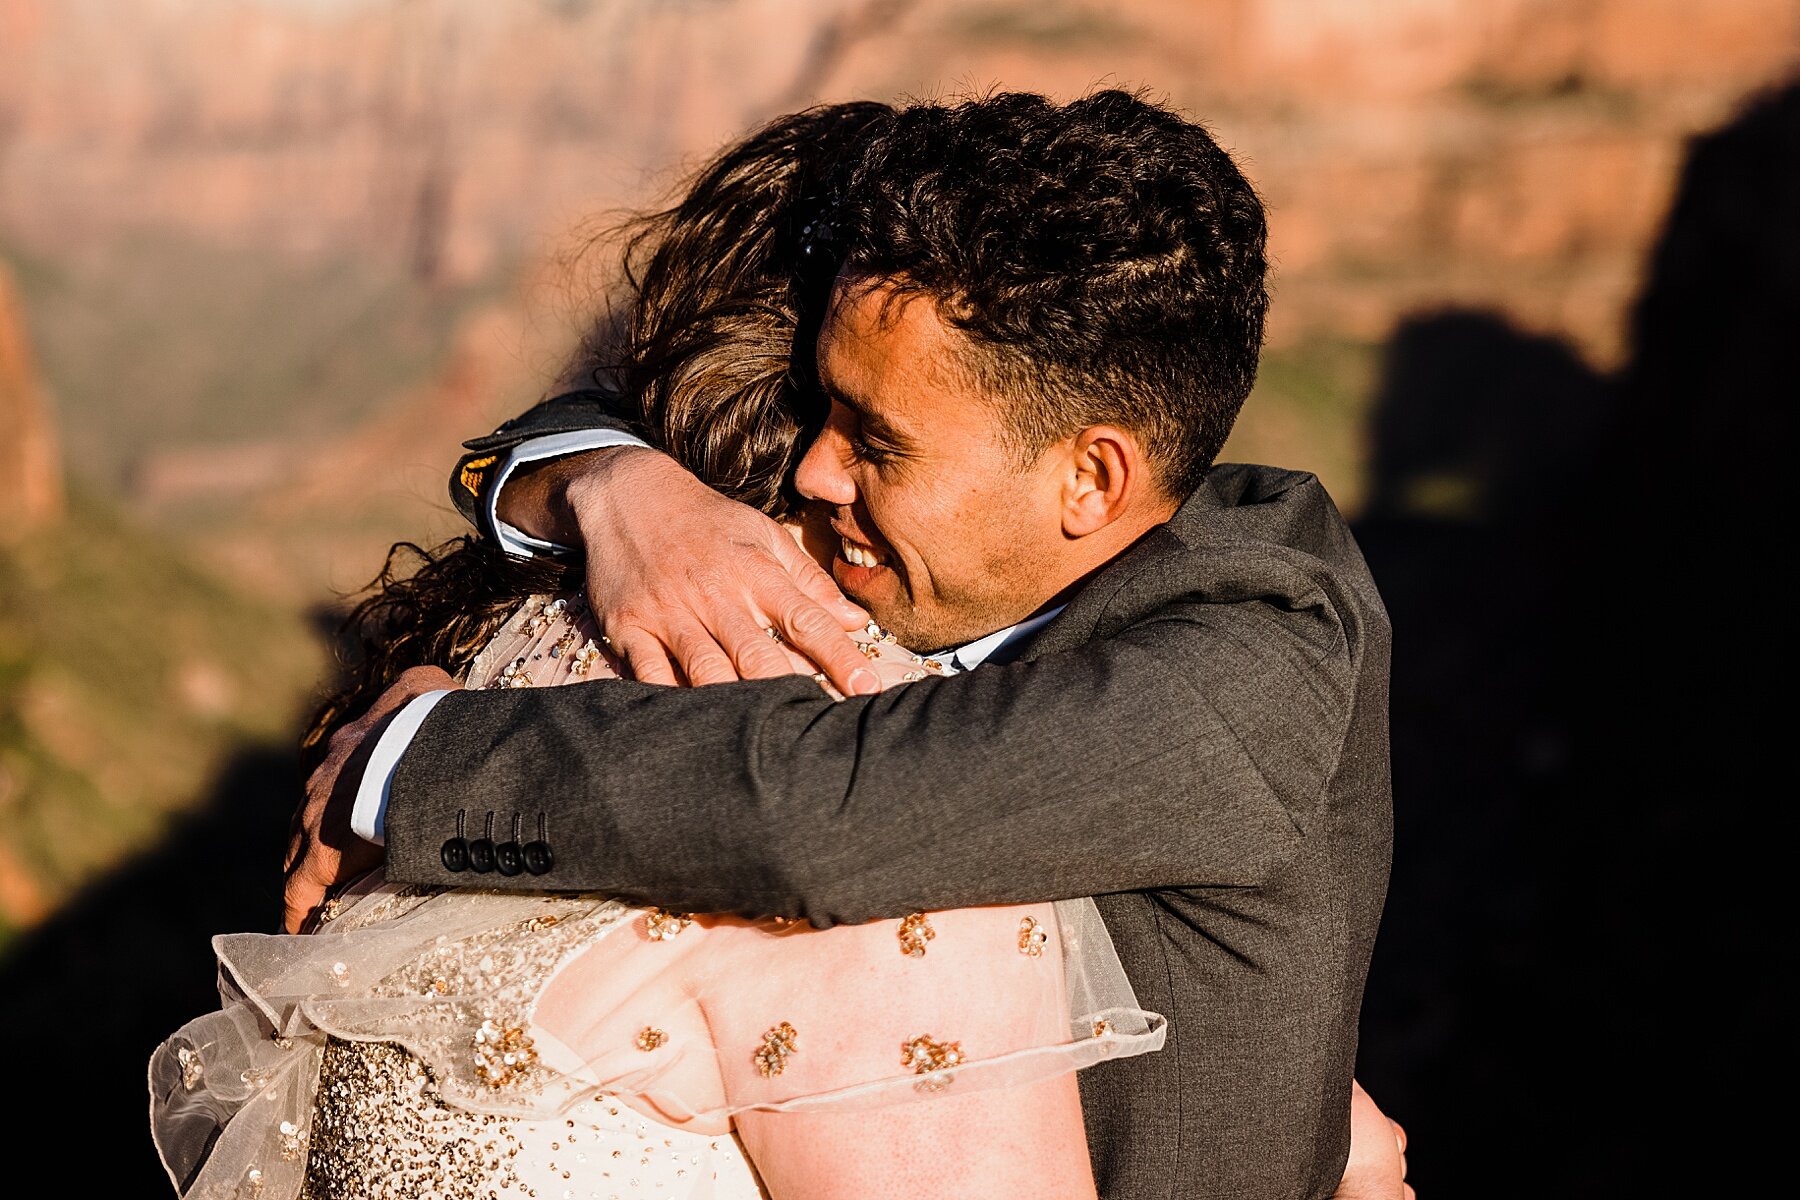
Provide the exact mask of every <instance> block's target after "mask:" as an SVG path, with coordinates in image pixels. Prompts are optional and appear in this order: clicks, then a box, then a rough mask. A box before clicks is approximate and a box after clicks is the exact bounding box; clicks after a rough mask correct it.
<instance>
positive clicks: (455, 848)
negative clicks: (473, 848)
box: [438, 837, 469, 871]
mask: <svg viewBox="0 0 1800 1200" xmlns="http://www.w3.org/2000/svg"><path fill="white" fill-rule="evenodd" d="M438 857H439V858H441V859H443V860H444V870H446V871H466V870H468V869H469V843H468V842H466V841H464V840H463V839H462V838H459V837H454V838H451V839H450V840H449V841H447V842H445V843H444V848H443V849H442V850H440V851H438Z"/></svg>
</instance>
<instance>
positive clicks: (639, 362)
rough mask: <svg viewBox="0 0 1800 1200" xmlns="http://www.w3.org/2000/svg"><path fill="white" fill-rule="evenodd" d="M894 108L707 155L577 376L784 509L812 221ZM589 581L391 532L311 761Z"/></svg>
mask: <svg viewBox="0 0 1800 1200" xmlns="http://www.w3.org/2000/svg"><path fill="white" fill-rule="evenodd" d="M892 113H893V110H892V109H891V108H889V107H888V106H887V105H885V104H877V103H873V102H859V103H854V104H834V105H825V106H822V107H819V108H813V109H808V110H807V111H805V112H801V113H795V114H792V115H789V116H785V117H780V118H777V119H776V120H774V121H771V122H770V123H769V124H767V125H765V126H763V127H762V128H761V129H758V130H757V131H756V132H754V133H752V134H750V135H749V136H748V137H746V138H744V139H743V140H741V141H739V142H736V143H734V144H732V145H731V146H729V147H727V148H726V149H725V150H724V151H722V152H721V153H720V154H719V155H718V156H717V157H715V158H713V159H712V160H711V161H710V162H709V163H707V164H706V165H705V166H704V167H702V168H701V169H700V171H699V172H698V174H696V175H695V176H694V178H693V181H692V182H691V183H690V185H689V187H688V190H687V193H686V195H685V196H684V197H683V199H682V200H681V201H680V202H679V203H677V204H675V205H674V206H673V207H671V208H667V209H663V210H662V211H660V212H654V213H650V214H648V215H644V216H640V217H637V218H635V219H634V220H632V221H629V222H627V223H626V224H625V225H624V226H623V227H622V228H621V229H620V230H619V231H618V232H617V234H616V235H615V236H616V237H618V238H619V239H620V240H621V242H622V248H621V251H620V264H621V268H622V269H621V271H620V279H621V281H622V282H621V285H620V289H619V290H620V293H621V294H620V295H618V296H616V297H614V302H613V303H612V304H610V305H609V306H608V311H607V313H606V314H604V316H603V317H602V319H601V320H599V321H598V322H597V323H596V325H595V327H594V329H593V331H592V332H591V333H590V334H589V335H588V337H587V338H586V339H584V341H583V343H582V347H581V350H580V352H579V354H578V357H577V361H576V363H575V364H573V365H572V367H571V369H570V370H569V371H568V372H567V373H566V376H567V377H568V378H581V377H584V376H585V377H586V379H588V380H590V381H592V383H593V385H595V386H597V387H600V388H601V389H603V390H605V391H607V392H608V393H610V394H612V395H613V396H615V397H616V398H617V401H618V403H617V409H618V411H619V413H620V415H621V416H625V417H628V418H630V419H631V420H632V421H633V422H634V424H635V425H636V426H637V427H638V430H639V432H641V433H642V434H643V435H644V437H645V439H646V440H647V441H649V442H650V443H651V444H652V445H654V446H656V447H658V448H659V449H661V450H663V451H665V452H667V453H668V454H670V455H671V456H673V457H674V458H675V460H676V461H677V462H679V463H681V464H682V465H683V466H684V467H686V468H687V469H688V470H690V471H692V472H693V473H694V474H695V475H696V476H698V477H699V478H700V479H701V480H702V481H703V482H705V483H707V484H708V485H710V486H711V487H713V488H715V489H717V490H718V491H720V492H722V493H724V494H725V495H727V496H730V497H732V498H733V499H736V500H741V501H743V502H744V503H746V504H750V505H752V506H754V507H756V508H759V509H761V510H762V511H764V512H766V513H769V514H770V515H773V516H780V515H782V514H784V513H785V512H786V511H787V509H788V508H789V505H790V497H791V492H790V491H789V481H790V479H791V476H792V474H793V470H794V467H795V465H796V463H797V462H798V460H799V455H800V450H801V446H802V440H803V439H802V434H803V432H804V431H805V429H806V427H807V426H808V424H809V423H810V422H811V421H812V420H813V419H816V418H815V412H814V406H812V405H811V404H809V403H808V396H809V394H810V393H809V391H808V389H807V388H806V387H805V385H804V383H803V382H802V380H804V379H805V378H806V377H807V375H808V372H807V371H806V370H804V367H805V365H806V364H805V362H804V361H802V363H801V366H802V368H803V369H802V370H801V371H800V372H799V373H798V374H796V372H795V371H794V370H793V369H792V366H793V364H794V359H795V353H794V352H795V350H796V348H799V349H800V350H801V354H802V358H803V360H804V358H805V357H809V356H810V354H811V333H812V329H813V324H814V322H816V320H817V319H818V311H819V308H820V307H821V301H822V296H821V295H820V293H821V291H822V290H823V288H822V283H823V281H821V280H820V279H819V278H818V277H817V276H818V271H817V270H816V267H815V265H814V264H809V262H808V260H807V257H806V254H807V249H808V241H809V238H810V236H811V230H810V228H809V226H810V225H811V223H812V222H814V221H816V220H817V219H818V217H819V214H820V212H821V211H822V209H823V208H824V207H825V204H826V196H827V195H828V193H829V191H830V190H831V187H832V179H833V176H834V174H837V173H839V172H840V169H841V167H842V166H843V165H844V164H845V163H846V162H847V161H848V160H849V159H850V157H851V156H852V155H853V154H854V152H855V151H856V149H857V147H858V145H859V144H860V142H861V141H862V139H863V138H864V137H865V136H866V135H867V133H868V132H869V131H870V129H871V127H872V126H873V125H875V124H876V123H878V122H880V121H882V120H884V119H886V118H888V117H890V116H891V115H892ZM809 267H814V269H810V270H809ZM581 583H582V571H581V569H580V565H579V563H576V562H571V561H568V560H550V559H517V558H513V557H511V556H509V555H507V554H506V553H505V552H503V551H502V550H501V549H500V548H499V547H498V546H496V545H494V544H493V542H492V541H491V540H490V539H488V538H487V537H485V536H482V535H479V534H474V535H466V536H463V537H457V538H452V539H451V540H450V541H448V542H445V543H444V544H443V545H440V546H437V547H434V548H430V549H427V548H424V547H421V546H418V545H415V544H413V543H411V542H401V543H397V544H396V545H394V546H393V547H392V548H391V549H390V550H389V551H388V557H387V561H386V563H385V564H384V565H383V567H382V570H381V573H380V574H379V575H378V576H376V578H375V580H374V582H373V583H371V584H370V585H369V587H368V588H367V589H365V592H364V599H362V600H361V602H360V603H358V604H357V605H356V607H355V608H354V609H353V610H351V612H350V615H349V616H348V617H347V618H346V619H345V621H344V623H343V626H342V629H341V634H340V637H339V639H338V653H339V658H340V661H341V663H342V668H343V670H342V674H341V676H340V682H339V685H338V687H337V689H336V691H335V692H334V693H333V694H332V695H331V696H330V697H329V698H328V699H326V700H325V702H324V703H323V704H322V705H321V706H320V708H319V710H318V713H317V715H315V717H314V718H313V721H312V723H311V725H310V726H309V728H308V730H307V732H306V735H305V737H304V738H303V739H302V743H301V745H302V748H303V751H304V754H305V756H306V758H307V761H308V764H309V767H310V765H311V764H313V763H316V762H317V760H318V759H320V758H322V757H323V755H324V749H325V743H326V740H327V739H328V738H329V737H330V735H331V733H332V732H333V731H334V730H335V729H337V728H338V727H339V726H340V725H342V724H344V723H345V722H346V721H349V720H351V719H353V718H354V717H356V716H357V715H358V714H360V713H362V712H363V711H365V710H366V709H367V708H368V707H369V705H370V704H372V703H373V702H374V701H375V699H376V698H377V697H378V696H380V695H381V693H382V692H383V691H385V690H386V689H387V687H388V685H389V684H391V683H392V682H393V681H394V679H395V678H396V677H397V676H399V674H400V673H401V672H402V671H405V670H406V669H408V668H409V667H415V666H427V665H429V666H437V667H442V668H443V669H444V670H446V671H449V672H451V673H452V674H455V673H456V672H458V671H461V670H463V669H464V668H465V667H467V666H468V665H469V663H470V662H471V661H472V660H473V659H474V657H475V654H476V653H477V652H478V651H479V650H480V649H481V647H482V646H483V645H485V644H486V643H487V642H488V640H489V639H490V638H492V637H493V636H494V634H495V633H496V632H498V630H499V628H500V625H501V623H502V622H504V621H505V620H506V618H507V616H508V615H509V614H510V613H512V612H513V611H514V610H515V609H516V608H517V607H518V606H519V604H520V603H521V602H522V601H523V600H524V599H525V598H526V597H527V596H530V595H532V594H533V593H537V592H552V591H563V590H574V589H576V588H579V587H580V586H581Z"/></svg>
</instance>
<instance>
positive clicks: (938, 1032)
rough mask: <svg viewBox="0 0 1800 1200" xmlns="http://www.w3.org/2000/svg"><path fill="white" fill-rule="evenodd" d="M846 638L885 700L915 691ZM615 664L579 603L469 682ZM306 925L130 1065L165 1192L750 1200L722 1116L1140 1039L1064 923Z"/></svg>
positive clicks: (948, 1080) (906, 674)
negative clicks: (878, 678) (164, 1175)
mask: <svg viewBox="0 0 1800 1200" xmlns="http://www.w3.org/2000/svg"><path fill="white" fill-rule="evenodd" d="M858 640H859V641H860V642H861V643H862V644H863V646H864V647H865V649H864V653H865V654H867V655H868V656H869V658H870V661H871V662H872V663H874V664H875V665H876V667H877V669H878V670H879V671H881V673H882V674H883V675H884V677H885V678H887V679H889V680H890V681H892V682H901V681H905V680H907V679H911V678H917V677H920V676H922V674H923V673H927V672H932V671H938V670H940V669H941V668H939V667H938V665H937V664H935V663H931V662H929V660H924V659H921V658H919V657H918V656H916V655H912V654H910V653H909V652H907V651H906V650H904V649H903V648H901V647H898V646H896V645H895V644H894V643H893V641H892V639H891V638H890V637H887V636H885V635H882V634H881V633H880V631H879V630H871V631H870V632H869V633H868V634H867V635H866V636H864V637H861V638H859V639H858ZM615 665H616V664H614V663H613V662H612V661H611V660H610V658H609V657H608V656H607V654H606V652H605V650H604V647H603V645H602V644H601V643H600V641H599V639H598V638H597V637H595V636H594V635H593V632H592V629H591V627H590V626H588V625H587V623H586V616H585V613H584V612H583V611H582V607H581V605H580V603H579V601H578V600H551V601H546V600H544V599H542V598H534V600H533V601H532V602H530V603H529V604H527V606H526V607H525V609H523V610H522V611H521V612H520V613H519V614H518V615H517V616H516V617H515V618H514V619H513V620H512V621H510V622H509V624H508V626H507V629H506V631H505V632H503V633H502V634H501V635H499V636H498V637H497V638H496V639H495V641H494V644H493V645H492V646H490V647H489V649H488V650H487V651H485V652H484V653H483V655H482V656H481V657H480V658H479V659H478V660H477V661H476V663H475V665H474V666H473V667H472V668H471V670H470V673H469V679H468V684H469V686H472V687H495V686H499V687H521V686H543V685H553V684H565V683H591V682H592V681H595V680H599V679H603V678H606V677H609V676H612V675H614V674H615V671H614V667H615ZM600 686H604V684H600ZM325 915H326V917H327V918H328V919H327V920H326V921H325V922H324V923H323V924H322V925H321V927H320V928H319V929H318V930H317V931H316V932H314V933H312V934H310V935H306V936H300V937H287V936H277V935H263V934H228V935H222V936H220V937H217V938H215V939H214V948H215V950H216V952H217V954H218V958H219V966H220V993H221V998H222V1001H223V1003H222V1007H221V1008H220V1010H219V1011H217V1012H214V1013H210V1014H208V1015H206V1016H203V1017H201V1018H199V1019H197V1020H195V1021H192V1022H190V1023H189V1024H187V1025H186V1026H184V1027H183V1028H182V1029H181V1030H180V1031H178V1032H177V1033H176V1034H175V1035H174V1036H172V1037H171V1038H170V1039H169V1040H168V1041H167V1042H165V1043H164V1044H163V1045H162V1046H161V1047H160V1048H159V1049H158V1050H157V1051H156V1053H155V1055H154V1056H153V1057H152V1059H151V1062H150V1099H151V1104H150V1110H151V1127H152V1133H153V1135H154V1137H155V1140H156V1144H157V1148H158V1151H159V1152H160V1154H161V1155H162V1159H163V1163H164V1165H165V1166H166V1167H167V1169H168V1171H169V1175H170V1178H171V1180H172V1181H173V1182H174V1183H175V1185H176V1187H177V1189H178V1190H180V1191H182V1192H183V1193H184V1194H185V1195H188V1196H193V1197H199V1198H204V1200H214V1198H226V1197H229V1198H245V1200H249V1198H254V1200H291V1198H294V1197H308V1198H317V1200H339V1198H348V1197H353V1196H355V1197H363V1196H368V1197H377V1196H394V1197H402V1196H404V1197H415V1196H441V1197H445V1198H446V1200H448V1198H451V1197H486V1196H489V1195H517V1196H530V1195H537V1196H544V1197H555V1196H562V1197H569V1198H573V1197H577V1196H581V1197H586V1196H594V1197H602V1198H607V1197H615V1198H618V1200H638V1198H640V1197H652V1196H654V1197H659V1198H661V1197H689V1198H696V1200H697V1198H700V1197H708V1198H711V1200H751V1198H754V1197H759V1196H761V1195H763V1192H762V1190H761V1188H760V1185H759V1184H758V1183H757V1181H756V1177H755V1172H754V1171H753V1170H752V1168H751V1166H750V1164H749V1162H748V1160H747V1159H746V1158H745V1156H744V1154H743V1151H742V1148H741V1146H740V1145H739V1143H738V1142H737V1141H736V1139H735V1138H734V1137H733V1136H732V1135H731V1132H730V1128H731V1121H730V1117H731V1114H733V1113H735V1112H740V1111H743V1110H746V1109H763V1110H772V1111H831V1110H839V1111H841V1110H853V1109H868V1108H875V1107H880V1106H885V1105H893V1104H916V1103H930V1102H931V1101H932V1099H933V1098H935V1097H938V1096H942V1095H945V1094H956V1095H961V1094H963V1093H965V1092H968V1091H971V1090H977V1089H988V1088H1004V1087H1011V1086H1017V1085H1019V1084H1024V1083H1030V1082H1035V1081H1038V1080H1041V1079H1044V1078H1047V1077H1049V1076H1052V1075H1057V1074H1061V1073H1065V1072H1068V1071H1073V1070H1078V1069H1080V1068H1082V1067H1086V1066H1090V1065H1092V1064H1094V1063H1096V1062H1100V1061H1102V1060H1105V1059H1109V1058H1116V1057H1121V1056H1125V1055H1133V1054H1142V1053H1146V1052H1148V1051H1152V1050H1155V1049H1158V1048H1160V1046H1161V1045H1162V1041H1163V1036H1164V1028H1163V1019H1162V1018H1161V1017H1160V1016H1158V1015H1157V1014H1155V1013H1149V1012H1145V1011H1143V1010H1141V1009H1139V1008H1138V1007H1137V1004H1136V1000H1135V997H1134V996H1133V994H1132V991H1131V988H1130V985H1129V983H1128V982H1127V981H1126V978H1125V974H1124V971H1123V969H1122V968H1121V967H1120V965H1119V960H1118V957H1117V955H1116V954H1115V953H1114V951H1113V947H1112V943H1111V941H1110V939H1109V938H1108V936H1107V933H1106V930H1105V927H1104V926H1103V925H1102V924H1101V922H1100V918H1099V914H1098V913H1097V912H1096V911H1095V909H1094V906H1093V904H1092V902H1091V901H1087V900H1080V901H1063V902H1058V903H1055V904H1043V905H1026V906H1016V907H1009V908H981V909H961V910H956V911H951V912H932V913H915V914H912V915H909V916H907V917H905V918H903V919H899V920H890V921H880V922H875V923H872V924H868V925H858V926H839V927H835V928H832V929H828V930H818V929H813V928H811V927H810V926H805V925H801V924H796V923H784V922H781V921H776V920H770V921H760V922H758V921H746V920H741V919H738V918H730V917H713V916H707V915H698V914H687V913H672V912H666V911H664V910H660V909H646V908H641V907H636V906H630V905H626V904H624V903H621V902H619V901H616V900H612V899H609V898H607V897H604V896H598V895H587V894H583V895H568V894H547V893H498V892H483V891H476V890H473V889H456V890H450V891H439V890H435V889H422V888H414V887H400V886H395V885H390V884H386V883H384V882H383V881H382V880H381V879H380V878H379V874H378V873H377V875H376V876H374V877H371V878H369V879H367V880H364V881H363V882H361V883H360V884H358V885H357V886H356V887H354V888H352V889H351V891H350V892H349V893H347V894H345V895H344V896H342V897H339V898H338V899H337V900H335V901H333V902H332V903H331V904H330V905H328V906H327V910H326V914H325ZM513 1189H516V1190H513Z"/></svg>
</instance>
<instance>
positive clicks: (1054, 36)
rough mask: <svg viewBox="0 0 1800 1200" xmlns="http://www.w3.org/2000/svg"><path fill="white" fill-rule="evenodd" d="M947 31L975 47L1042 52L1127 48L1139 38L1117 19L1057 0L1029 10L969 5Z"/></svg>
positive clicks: (1004, 6)
mask: <svg viewBox="0 0 1800 1200" xmlns="http://www.w3.org/2000/svg"><path fill="white" fill-rule="evenodd" d="M950 32H951V33H953V34H955V35H956V36H958V37H959V38H962V39H964V40H966V41H968V42H972V43H976V44H980V43H983V42H1011V43H1015V44H1018V45H1022V46H1028V47H1033V48H1036V49H1041V50H1055V49H1060V48H1077V47H1079V48H1080V49H1082V50H1084V51H1090V50H1094V49H1096V48H1110V47H1117V46H1123V45H1129V44H1130V43H1132V42H1135V41H1137V40H1139V39H1140V38H1141V37H1142V34H1141V32H1140V31H1139V30H1138V29H1137V28H1136V27H1134V26H1133V25H1131V24H1130V23H1129V22H1127V21H1125V20H1123V19H1122V18H1120V17H1117V16H1114V15H1112V14H1109V13H1103V12H1097V11H1095V10H1093V9H1091V8H1086V7H1077V6H1075V5H1071V4H1065V3H1059V2H1058V0H1042V2H1041V3H1038V4H1035V5H1032V6H1031V7H1030V8H1020V7H1018V6H1016V5H1010V4H972V5H969V6H968V7H966V8H964V9H961V10H960V11H959V12H958V13H957V16H956V19H955V21H954V22H953V23H952V25H951V28H950Z"/></svg>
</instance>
